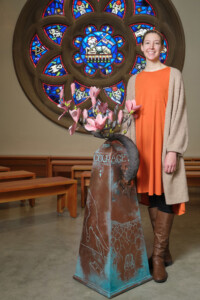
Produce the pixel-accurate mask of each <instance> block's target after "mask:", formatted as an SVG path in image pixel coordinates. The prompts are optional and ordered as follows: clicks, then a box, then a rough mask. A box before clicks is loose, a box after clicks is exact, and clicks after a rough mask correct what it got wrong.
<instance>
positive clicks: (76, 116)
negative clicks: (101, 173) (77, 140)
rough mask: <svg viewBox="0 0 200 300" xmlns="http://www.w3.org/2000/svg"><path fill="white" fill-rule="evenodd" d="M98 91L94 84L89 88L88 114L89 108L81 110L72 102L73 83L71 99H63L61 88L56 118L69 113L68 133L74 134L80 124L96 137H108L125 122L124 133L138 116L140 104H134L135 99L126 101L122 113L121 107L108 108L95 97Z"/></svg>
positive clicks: (72, 93)
mask: <svg viewBox="0 0 200 300" xmlns="http://www.w3.org/2000/svg"><path fill="white" fill-rule="evenodd" d="M99 93H100V89H99V88H96V87H95V86H93V87H91V88H90V91H89V97H88V98H90V99H91V102H92V107H91V108H90V112H92V116H89V112H88V111H89V110H87V109H84V110H83V111H82V110H81V109H80V108H79V107H77V106H76V105H74V104H73V103H74V101H73V96H74V94H75V84H74V83H72V84H71V95H72V99H71V100H68V101H65V100H64V97H63V90H62V91H61V93H60V101H59V102H60V103H59V104H58V107H59V108H61V109H63V113H62V114H61V115H60V117H59V118H58V119H59V120H60V119H61V118H62V117H63V116H64V115H65V114H66V113H69V114H70V116H71V118H72V120H73V124H72V125H71V126H70V127H69V133H70V135H72V134H74V132H75V131H76V129H77V128H78V126H81V127H83V128H84V129H85V130H86V131H88V132H90V133H91V134H93V135H94V136H96V137H100V138H110V137H112V136H113V134H114V132H115V131H117V129H119V128H120V127H121V126H122V124H123V123H126V125H127V128H126V129H125V130H123V131H122V133H123V134H126V132H127V130H128V128H129V126H130V125H131V122H132V119H133V118H137V117H138V114H137V111H138V110H139V109H140V107H141V105H136V101H135V100H127V101H126V104H125V106H126V114H124V112H123V111H122V110H121V109H120V110H119V106H118V105H116V106H115V108H114V110H113V111H111V110H109V109H108V104H107V103H103V102H101V101H100V100H99V99H97V97H98V95H99ZM90 115H91V113H90Z"/></svg>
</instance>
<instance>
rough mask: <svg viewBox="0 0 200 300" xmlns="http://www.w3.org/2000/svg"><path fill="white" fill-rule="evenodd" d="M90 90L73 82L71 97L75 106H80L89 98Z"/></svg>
mask: <svg viewBox="0 0 200 300" xmlns="http://www.w3.org/2000/svg"><path fill="white" fill-rule="evenodd" d="M89 91H90V88H89V87H86V86H84V85H81V84H80V83H78V82H76V81H75V94H74V96H73V98H74V103H75V105H78V104H81V103H82V102H84V101H85V100H86V99H87V98H88V97H89Z"/></svg>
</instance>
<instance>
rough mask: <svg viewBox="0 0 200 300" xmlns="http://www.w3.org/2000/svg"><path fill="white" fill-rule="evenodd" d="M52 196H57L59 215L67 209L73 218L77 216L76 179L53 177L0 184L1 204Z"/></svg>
mask: <svg viewBox="0 0 200 300" xmlns="http://www.w3.org/2000/svg"><path fill="white" fill-rule="evenodd" d="M50 195H57V212H58V213H59V214H60V213H62V212H63V210H64V208H65V207H67V208H68V210H69V212H70V216H71V217H73V218H75V217H76V216H77V181H76V180H74V179H69V178H65V177H52V178H37V179H29V180H18V181H12V182H1V183H0V203H5V202H12V201H19V200H24V199H32V198H38V197H43V196H50ZM30 204H31V203H30Z"/></svg>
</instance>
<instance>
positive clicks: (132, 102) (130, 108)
mask: <svg viewBox="0 0 200 300" xmlns="http://www.w3.org/2000/svg"><path fill="white" fill-rule="evenodd" d="M140 107H141V105H136V101H135V100H127V101H126V108H127V110H128V112H129V114H130V115H132V114H134V112H135V111H137V110H139V109H140Z"/></svg>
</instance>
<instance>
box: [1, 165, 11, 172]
mask: <svg viewBox="0 0 200 300" xmlns="http://www.w3.org/2000/svg"><path fill="white" fill-rule="evenodd" d="M7 171H10V168H8V167H4V166H0V172H7Z"/></svg>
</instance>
